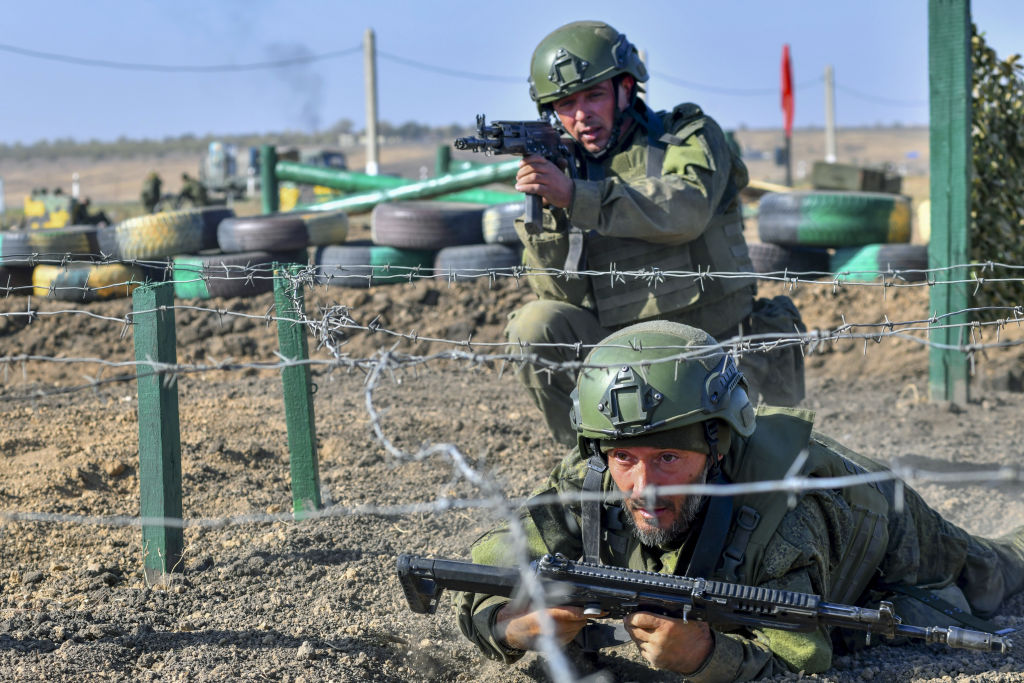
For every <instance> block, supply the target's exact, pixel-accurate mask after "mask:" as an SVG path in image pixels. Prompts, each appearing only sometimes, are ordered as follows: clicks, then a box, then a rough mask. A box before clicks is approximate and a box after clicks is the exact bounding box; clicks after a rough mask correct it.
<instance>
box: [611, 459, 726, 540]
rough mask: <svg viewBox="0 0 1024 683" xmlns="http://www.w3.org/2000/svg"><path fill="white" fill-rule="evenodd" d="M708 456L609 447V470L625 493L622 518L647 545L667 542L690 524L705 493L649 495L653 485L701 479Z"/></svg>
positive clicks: (705, 472)
mask: <svg viewBox="0 0 1024 683" xmlns="http://www.w3.org/2000/svg"><path fill="white" fill-rule="evenodd" d="M710 466H711V460H710V458H708V457H707V456H706V455H705V454H704V453H697V452H695V451H683V450H676V449H670V448H669V449H666V448H655V447H650V446H641V447H632V448H615V449H612V450H610V451H608V469H609V472H610V473H611V476H612V480H613V481H614V482H615V485H616V486H617V487H618V488H619V490H620V491H622V493H623V495H624V499H623V503H622V504H623V508H624V509H625V511H626V519H627V520H628V522H629V525H630V526H631V527H632V529H633V533H634V535H635V536H636V537H637V539H638V540H639V541H640V542H641V543H643V544H644V545H646V546H651V547H654V546H663V547H664V546H669V545H671V544H672V543H674V542H675V541H677V540H679V539H681V538H682V537H683V536H684V535H685V534H686V533H687V532H688V531H689V530H690V525H691V524H693V521H694V519H696V517H697V514H698V513H699V512H700V508H701V505H703V502H704V496H686V495H671V496H666V495H656V496H654V497H653V498H652V497H651V496H650V495H648V493H649V492H648V491H647V490H646V489H648V488H649V487H652V486H657V487H664V486H677V485H681V484H702V483H705V482H706V481H707V476H708V469H709V468H710Z"/></svg>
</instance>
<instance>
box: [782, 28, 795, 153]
mask: <svg viewBox="0 0 1024 683" xmlns="http://www.w3.org/2000/svg"><path fill="white" fill-rule="evenodd" d="M793 108H794V107H793V67H792V65H791V64H790V63H789V43H786V44H785V45H783V46H782V113H783V126H784V127H785V129H786V137H787V138H788V137H790V136H792V134H793Z"/></svg>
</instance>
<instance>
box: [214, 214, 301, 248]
mask: <svg viewBox="0 0 1024 683" xmlns="http://www.w3.org/2000/svg"><path fill="white" fill-rule="evenodd" d="M308 241H309V237H308V235H307V233H306V222H305V221H304V220H303V219H302V216H301V215H300V214H297V213H275V214H268V215H265V216H243V217H238V218H227V219H225V220H223V221H221V223H220V226H218V228H217V244H219V245H220V248H221V250H222V251H224V252H227V253H242V252H248V251H294V250H296V249H305V248H306V246H307V243H308Z"/></svg>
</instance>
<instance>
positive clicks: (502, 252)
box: [314, 201, 521, 288]
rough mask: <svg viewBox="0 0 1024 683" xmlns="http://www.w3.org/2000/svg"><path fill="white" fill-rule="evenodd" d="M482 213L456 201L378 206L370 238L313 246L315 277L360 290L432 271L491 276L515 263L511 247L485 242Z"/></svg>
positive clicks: (516, 255)
mask: <svg viewBox="0 0 1024 683" xmlns="http://www.w3.org/2000/svg"><path fill="white" fill-rule="evenodd" d="M520 204H521V203H520ZM488 210H489V209H488ZM520 213H521V211H520ZM485 214H486V211H485V209H484V208H483V207H480V206H474V205H469V204H463V203H455V202H438V201H404V202H389V203H384V204H378V205H377V206H376V207H375V208H374V210H373V213H372V214H371V217H370V237H371V239H370V240H369V241H361V242H351V243H348V244H345V245H341V246H332V247H322V248H319V249H317V250H316V253H315V255H314V264H315V265H316V267H317V271H318V276H317V277H318V281H319V282H321V283H323V284H326V285H331V286H338V287H363V288H365V287H371V286H376V285H387V284H394V283H398V282H410V281H412V280H414V279H417V278H422V277H428V276H430V275H431V274H433V275H434V276H438V277H446V278H449V279H451V280H468V279H475V278H477V277H491V276H493V273H494V272H495V270H496V269H503V268H509V267H515V266H516V265H518V264H519V253H518V250H517V249H516V248H515V247H513V246H509V245H508V244H505V243H499V242H495V243H488V242H486V241H485V239H484V238H485V231H484V225H485V220H484V217H485ZM513 234H514V233H513ZM516 241H517V242H518V239H517V240H516Z"/></svg>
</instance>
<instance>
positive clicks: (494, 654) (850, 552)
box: [454, 407, 1006, 681]
mask: <svg viewBox="0 0 1024 683" xmlns="http://www.w3.org/2000/svg"><path fill="white" fill-rule="evenodd" d="M757 420H758V422H757V429H756V430H755V433H754V435H752V436H751V437H750V438H747V439H733V445H732V447H731V448H730V451H729V453H728V454H727V455H726V459H725V461H724V463H726V464H724V465H723V471H724V473H725V474H726V475H727V478H728V480H729V481H733V482H743V481H755V480H759V477H758V476H753V475H759V474H760V475H763V474H764V473H765V472H778V471H782V472H785V468H786V467H787V466H788V464H789V463H792V461H793V459H794V458H795V457H797V455H798V454H799V453H800V452H801V451H802V450H807V451H808V453H809V456H808V458H807V460H806V464H805V466H804V467H803V469H802V470H801V472H802V473H803V474H804V475H805V476H835V474H836V473H838V472H844V473H850V474H852V473H858V472H864V471H865V470H877V469H884V468H882V467H881V466H880V465H878V464H877V463H874V462H872V461H870V460H868V459H867V458H864V457H863V456H860V455H857V454H856V453H853V452H852V451H849V450H848V449H845V448H844V447H843V446H841V445H839V444H837V443H836V442H834V441H832V440H830V439H828V438H827V437H825V436H823V435H820V434H818V433H816V432H812V431H811V424H812V420H813V415H812V414H811V413H810V412H809V411H798V410H790V409H777V408H766V407H762V408H761V409H759V410H758V417H757ZM801 443H802V446H801ZM586 470H587V463H586V460H585V459H583V458H582V457H581V456H580V455H579V453H578V452H576V451H574V452H573V453H571V454H570V455H569V456H567V457H566V458H565V459H564V460H563V461H562V463H561V464H559V465H558V466H557V467H556V468H555V470H554V471H553V472H552V473H551V475H550V476H549V477H548V479H547V481H546V482H545V483H544V484H543V485H542V486H540V487H539V488H538V489H537V490H536V492H535V495H538V496H544V498H543V499H542V500H545V501H547V500H551V499H552V498H553V497H554V496H553V494H558V495H559V496H561V497H562V500H564V501H568V502H566V503H564V504H561V503H558V502H549V503H544V504H541V505H528V506H525V507H524V508H523V509H522V510H520V512H519V522H520V523H521V524H522V528H523V529H524V530H525V534H526V540H527V549H528V554H529V555H530V556H531V558H537V557H540V556H541V555H543V554H545V553H548V552H551V553H554V552H561V553H563V554H565V555H566V556H568V557H580V556H581V555H582V552H583V544H582V539H581V533H580V528H581V525H582V521H581V519H582V513H581V505H580V503H579V502H578V499H579V492H580V491H581V490H582V487H583V481H584V477H585V474H586ZM760 478H767V477H763V476H762V477H760ZM771 478H775V477H771ZM892 484H893V483H892V482H891V481H888V482H884V483H882V484H879V483H872V484H864V485H860V486H854V487H847V488H845V489H840V490H833V489H828V490H818V491H808V492H806V493H804V494H802V495H801V496H799V497H798V498H797V501H796V505H795V507H792V508H790V507H789V505H788V501H787V494H785V493H781V492H779V493H768V494H751V495H748V496H747V497H746V498H744V497H737V499H736V500H737V503H739V502H741V501H745V502H747V503H749V502H751V501H755V502H754V504H755V505H756V507H757V509H758V510H760V511H761V512H762V513H763V515H762V522H763V526H762V527H761V528H759V529H758V530H755V533H754V538H752V539H751V540H750V542H749V544H748V545H747V546H746V556H747V557H746V560H745V561H744V562H743V564H742V566H740V567H739V571H738V573H739V581H740V582H742V583H747V584H751V585H757V586H764V587H768V588H778V589H784V590H791V591H799V592H804V593H814V594H818V595H822V596H824V597H825V598H826V599H828V600H832V601H841V602H854V603H860V604H864V602H865V601H866V600H868V599H877V598H878V597H879V593H878V592H877V590H879V586H878V585H877V584H878V581H879V579H880V577H884V580H885V581H886V582H887V583H889V584H895V583H905V584H909V585H926V586H945V585H948V584H950V583H952V582H954V581H955V582H956V583H957V584H958V585H960V586H961V587H962V588H963V589H964V592H965V593H966V594H967V597H968V598H969V599H971V602H972V605H973V604H974V603H975V601H976V600H977V601H981V600H986V599H987V598H983V597H973V598H972V596H985V595H988V594H995V595H996V597H995V599H996V600H998V599H1001V597H1002V595H1003V590H1002V588H1001V586H1002V585H1003V584H1002V582H1001V579H999V572H1000V571H1001V570H1000V567H999V564H1000V562H999V560H998V558H996V556H994V555H992V554H991V552H990V549H988V548H987V547H986V543H987V542H986V541H985V539H978V538H976V537H972V536H970V535H968V534H967V533H966V532H964V531H963V530H961V529H959V528H957V527H955V526H953V525H952V524H950V523H949V522H946V521H945V520H943V519H942V518H941V516H939V515H938V513H936V512H935V511H933V510H931V509H930V508H929V507H928V506H927V505H926V504H925V503H924V501H923V500H922V499H921V498H920V496H918V495H917V494H916V493H915V492H913V491H912V490H910V489H909V488H905V489H904V491H903V501H902V507H901V508H897V507H896V506H895V503H894V493H893V491H894V486H893V485H892ZM613 489H614V483H613V482H611V480H610V477H609V476H608V474H607V473H605V478H604V482H603V490H604V491H605V492H606V493H607V492H611V491H612V490H613ZM611 498H612V500H607V499H606V501H605V503H604V506H603V507H604V512H603V514H602V531H603V535H602V541H601V559H602V561H603V562H605V563H606V564H610V565H614V566H623V567H630V568H634V569H645V570H648V571H656V572H662V573H670V574H684V573H687V570H688V567H689V561H690V556H691V554H692V552H693V544H694V541H693V538H688V539H686V540H684V541H683V543H682V544H681V545H679V546H678V547H671V548H648V547H644V546H642V545H640V544H639V543H638V542H637V541H636V540H635V538H634V537H633V536H632V534H631V533H630V532H629V531H628V529H626V528H625V526H624V525H623V524H621V523H617V522H616V521H615V520H616V519H618V513H619V512H620V511H621V507H620V505H619V503H618V501H615V500H614V497H611ZM574 501H577V502H574ZM566 512H568V513H569V514H565V513H566ZM696 528H699V525H698V527H696ZM865 531H867V532H868V533H865ZM691 536H693V537H695V536H697V534H696V533H692V534H691ZM871 536H874V540H870V541H869V543H868V544H867V545H866V546H865V544H864V542H863V539H864V538H865V537H871ZM516 547H517V546H516V544H515V543H514V540H513V538H512V536H511V532H510V531H509V529H508V527H507V526H501V527H499V528H497V529H494V530H492V531H490V532H487V533H486V534H484V535H483V536H481V537H480V539H478V540H477V541H476V543H475V544H474V545H473V549H472V558H473V561H474V562H477V563H479V564H490V565H495V566H513V565H514V564H515V562H514V553H515V548H516ZM723 556H724V553H723ZM971 556H974V557H971ZM850 558H853V561H851V560H850ZM1003 569H1004V570H1005V569H1006V568H1005V567H1004V568H1003ZM720 571H721V569H718V570H716V573H715V574H713V575H712V576H710V577H708V578H719V579H721V578H723V576H722V575H721V574H720V573H719V572H720ZM1004 574H1005V571H1004ZM732 580H736V579H732ZM506 602H507V600H506V599H505V598H501V597H496V596H487V595H479V594H472V593H458V594H456V595H455V596H454V605H455V609H456V614H457V618H458V623H459V627H460V628H461V630H462V632H463V633H464V634H465V635H466V636H467V637H468V638H469V639H470V640H472V641H473V642H474V643H475V644H476V645H477V646H478V647H479V649H480V650H481V651H483V652H484V654H486V655H487V656H489V657H491V658H494V659H500V660H503V661H505V662H512V661H515V660H516V659H518V658H519V657H520V656H522V654H523V653H522V652H519V651H514V650H510V649H509V648H508V647H507V646H505V645H504V644H503V643H502V642H500V641H499V640H497V639H496V638H495V637H494V635H493V633H492V629H493V625H494V620H495V617H496V615H497V611H498V610H499V609H500V608H501V607H502V606H503V605H504V604H505V603H506ZM996 604H997V603H996ZM712 633H713V634H714V641H715V643H714V649H713V651H712V653H711V655H710V656H709V657H708V659H707V660H706V661H705V663H704V665H703V666H702V667H701V668H700V670H698V671H697V672H695V673H693V674H691V675H690V676H689V678H688V680H693V681H745V680H752V679H757V678H762V677H766V676H771V675H775V674H779V673H784V672H792V671H803V672H805V673H815V672H821V671H825V670H827V669H828V668H829V667H830V666H831V662H832V652H833V650H832V648H833V642H832V638H831V635H830V633H829V631H828V629H826V628H821V629H819V630H817V631H814V632H810V633H793V632H785V631H778V630H774V629H760V630H756V629H754V630H745V629H741V630H735V631H728V632H727V631H724V630H719V629H713V630H712Z"/></svg>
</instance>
